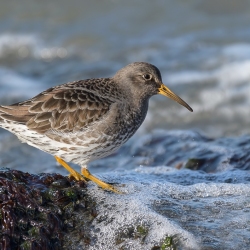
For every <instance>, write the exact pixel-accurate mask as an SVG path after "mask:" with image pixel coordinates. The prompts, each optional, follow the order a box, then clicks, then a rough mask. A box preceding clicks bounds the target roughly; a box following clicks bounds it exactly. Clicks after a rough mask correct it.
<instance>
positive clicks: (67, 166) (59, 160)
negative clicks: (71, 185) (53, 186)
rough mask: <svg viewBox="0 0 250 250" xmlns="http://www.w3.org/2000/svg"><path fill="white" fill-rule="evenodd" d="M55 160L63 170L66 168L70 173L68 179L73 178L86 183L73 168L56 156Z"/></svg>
mask: <svg viewBox="0 0 250 250" xmlns="http://www.w3.org/2000/svg"><path fill="white" fill-rule="evenodd" d="M55 159H56V160H57V162H58V163H60V164H61V165H62V166H63V167H64V168H66V169H67V170H68V171H69V172H70V175H69V177H73V178H74V179H75V180H77V181H84V182H86V179H85V178H84V176H82V175H81V174H80V173H78V172H77V171H75V170H74V169H73V168H71V167H70V166H69V165H68V164H67V163H66V162H65V161H64V160H63V159H61V158H59V157H57V156H55Z"/></svg>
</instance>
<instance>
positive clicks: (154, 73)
mask: <svg viewBox="0 0 250 250" xmlns="http://www.w3.org/2000/svg"><path fill="white" fill-rule="evenodd" d="M145 76H147V77H149V78H150V79H146V77H145ZM161 85H163V84H162V81H161V75H160V71H159V70H158V69H157V68H156V67H155V66H153V65H151V64H148V63H132V64H129V65H127V66H126V67H124V68H122V69H121V70H119V71H118V72H117V73H116V74H115V76H114V77H112V78H100V79H88V80H80V81H75V82H70V83H66V84H62V85H58V86H56V87H53V88H50V89H48V90H46V91H44V92H42V93H40V94H39V95H37V96H35V97H33V98H31V99H29V100H27V101H24V102H20V103H16V104H13V105H10V106H0V126H1V127H2V128H4V129H7V130H9V131H10V132H12V133H14V134H15V135H17V137H18V138H19V139H20V140H21V141H23V142H26V143H28V144H29V145H31V146H34V147H36V148H39V149H41V150H43V151H45V152H47V153H49V154H52V155H54V156H58V157H60V158H62V159H64V160H65V161H67V162H74V163H76V164H79V165H81V166H85V165H86V164H87V163H88V162H90V161H92V160H95V159H99V158H102V157H104V156H107V155H109V154H111V153H112V152H114V151H115V150H117V149H118V148H119V147H120V146H121V145H122V144H124V143H125V142H126V141H127V140H128V139H129V138H130V137H131V136H132V135H133V134H134V133H135V132H136V130H137V129H138V128H139V127H140V125H141V124H142V122H143V120H144V118H145V116H146V113H147V110H148V100H149V98H150V97H151V96H153V95H155V94H157V93H160V92H159V89H160V88H161ZM169 97H170V98H172V97H171V96H169ZM178 98H179V97H178ZM176 101H178V102H179V103H181V104H182V105H185V106H186V107H187V108H189V109H190V110H191V108H190V107H189V106H188V105H187V104H186V103H185V102H184V101H182V100H181V99H180V98H179V99H178V100H176Z"/></svg>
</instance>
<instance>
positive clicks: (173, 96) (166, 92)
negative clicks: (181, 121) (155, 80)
mask: <svg viewBox="0 0 250 250" xmlns="http://www.w3.org/2000/svg"><path fill="white" fill-rule="evenodd" d="M158 91H159V92H158V94H161V95H164V96H166V97H169V98H171V99H173V100H174V101H176V102H178V103H179V104H181V105H182V106H184V107H186V108H187V109H188V110H189V111H191V112H193V109H192V108H191V107H190V106H189V105H188V104H187V103H186V102H184V101H183V100H182V99H181V98H180V97H179V96H178V95H176V94H175V93H174V92H172V91H171V90H170V89H169V88H168V87H166V86H165V85H164V84H163V83H162V84H161V87H160V88H159V89H158Z"/></svg>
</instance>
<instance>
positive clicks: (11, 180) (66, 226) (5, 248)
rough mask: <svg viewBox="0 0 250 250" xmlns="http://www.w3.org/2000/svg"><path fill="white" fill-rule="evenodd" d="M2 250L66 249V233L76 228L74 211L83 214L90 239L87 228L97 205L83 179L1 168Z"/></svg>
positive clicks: (82, 231)
mask: <svg viewBox="0 0 250 250" xmlns="http://www.w3.org/2000/svg"><path fill="white" fill-rule="evenodd" d="M0 209H1V213H0V249H2V250H14V249H23V250H26V249H27V250H28V249H29V250H30V249H36V250H39V249H41V250H47V249H48V250H49V249H53V250H54V249H63V248H64V249H67V248H65V246H69V245H70V242H67V240H70V239H67V237H66V236H67V235H70V231H71V230H72V228H74V229H75V224H77V223H78V222H76V218H75V216H74V212H75V211H78V210H81V214H84V215H85V216H84V226H83V225H82V224H81V233H80V234H76V235H75V236H74V240H76V241H77V240H78V238H79V237H81V238H86V244H88V242H90V240H89V239H88V233H87V230H86V227H88V226H89V223H90V222H91V221H92V220H93V218H94V216H95V212H93V211H95V204H94V202H92V201H91V199H90V198H89V197H88V196H87V195H86V185H85V183H84V182H74V181H70V180H69V178H67V177H63V176H61V175H59V174H40V175H31V174H28V173H23V172H21V171H17V170H6V169H1V170H0Z"/></svg>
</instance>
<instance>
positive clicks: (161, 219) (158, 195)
mask: <svg viewBox="0 0 250 250" xmlns="http://www.w3.org/2000/svg"><path fill="white" fill-rule="evenodd" d="M135 172H136V174H135ZM169 175H170V178H168V179H171V177H172V178H173V180H174V182H175V183H171V180H168V181H166V180H165V178H164V177H166V176H169ZM244 175H245V173H244V172H243V171H233V172H232V171H227V172H224V173H220V174H214V175H212V176H211V175H208V174H204V173H199V172H197V171H190V170H181V171H179V170H174V169H170V168H168V167H163V166H159V167H156V168H155V167H152V168H150V167H146V168H145V167H144V168H143V167H140V168H137V169H135V170H134V171H127V172H126V173H123V174H122V173H117V174H116V173H112V177H111V174H105V175H104V176H102V178H103V177H106V178H108V179H109V180H110V178H111V180H112V182H119V183H123V184H124V185H125V187H124V188H122V187H120V189H121V190H123V191H124V192H126V194H124V195H116V194H110V193H107V192H103V191H102V190H100V189H98V188H97V187H96V186H95V185H94V184H93V185H90V186H89V189H88V193H89V194H90V195H91V197H93V198H94V199H95V200H96V202H97V210H98V211H97V212H98V216H97V217H96V218H95V219H94V221H93V227H94V228H93V231H92V237H94V238H95V239H96V242H95V244H93V246H91V247H90V249H116V248H117V249H118V248H123V249H138V250H140V249H142V250H143V249H151V248H152V247H153V246H155V245H161V243H162V242H163V241H164V239H165V238H166V237H167V236H170V237H173V238H174V237H176V236H177V238H178V239H177V242H178V244H179V246H180V245H181V246H182V248H181V249H193V250H194V249H203V248H206V247H208V248H209V247H211V249H246V246H247V243H246V240H247V238H248V236H247V233H246V231H245V230H246V228H248V226H247V225H246V222H247V221H249V217H248V216H249V212H250V211H249V204H248V202H247V201H248V200H249V198H250V196H249V194H250V184H228V183H217V181H219V182H220V181H221V180H223V179H227V178H239V177H240V176H242V178H243V176H244ZM182 178H184V179H185V178H188V179H189V181H191V183H190V185H188V186H183V185H181V184H180V183H181V181H182ZM212 179H213V181H211V180H212ZM178 180H179V181H178ZM236 211H237V212H236ZM102 218H105V219H102ZM193 225H196V226H195V227H194V226H193ZM137 226H141V227H144V228H146V229H147V230H148V233H147V234H146V237H145V239H144V241H143V243H141V241H140V240H139V239H136V237H135V238H134V239H133V237H132V238H131V237H130V238H126V232H128V231H129V230H130V231H131V230H132V231H133V230H135V231H136V228H137ZM119 235H124V236H123V237H124V238H122V237H121V238H122V242H119V243H117V238H119V237H118V236H119ZM208 239H210V240H209V241H208Z"/></svg>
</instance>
